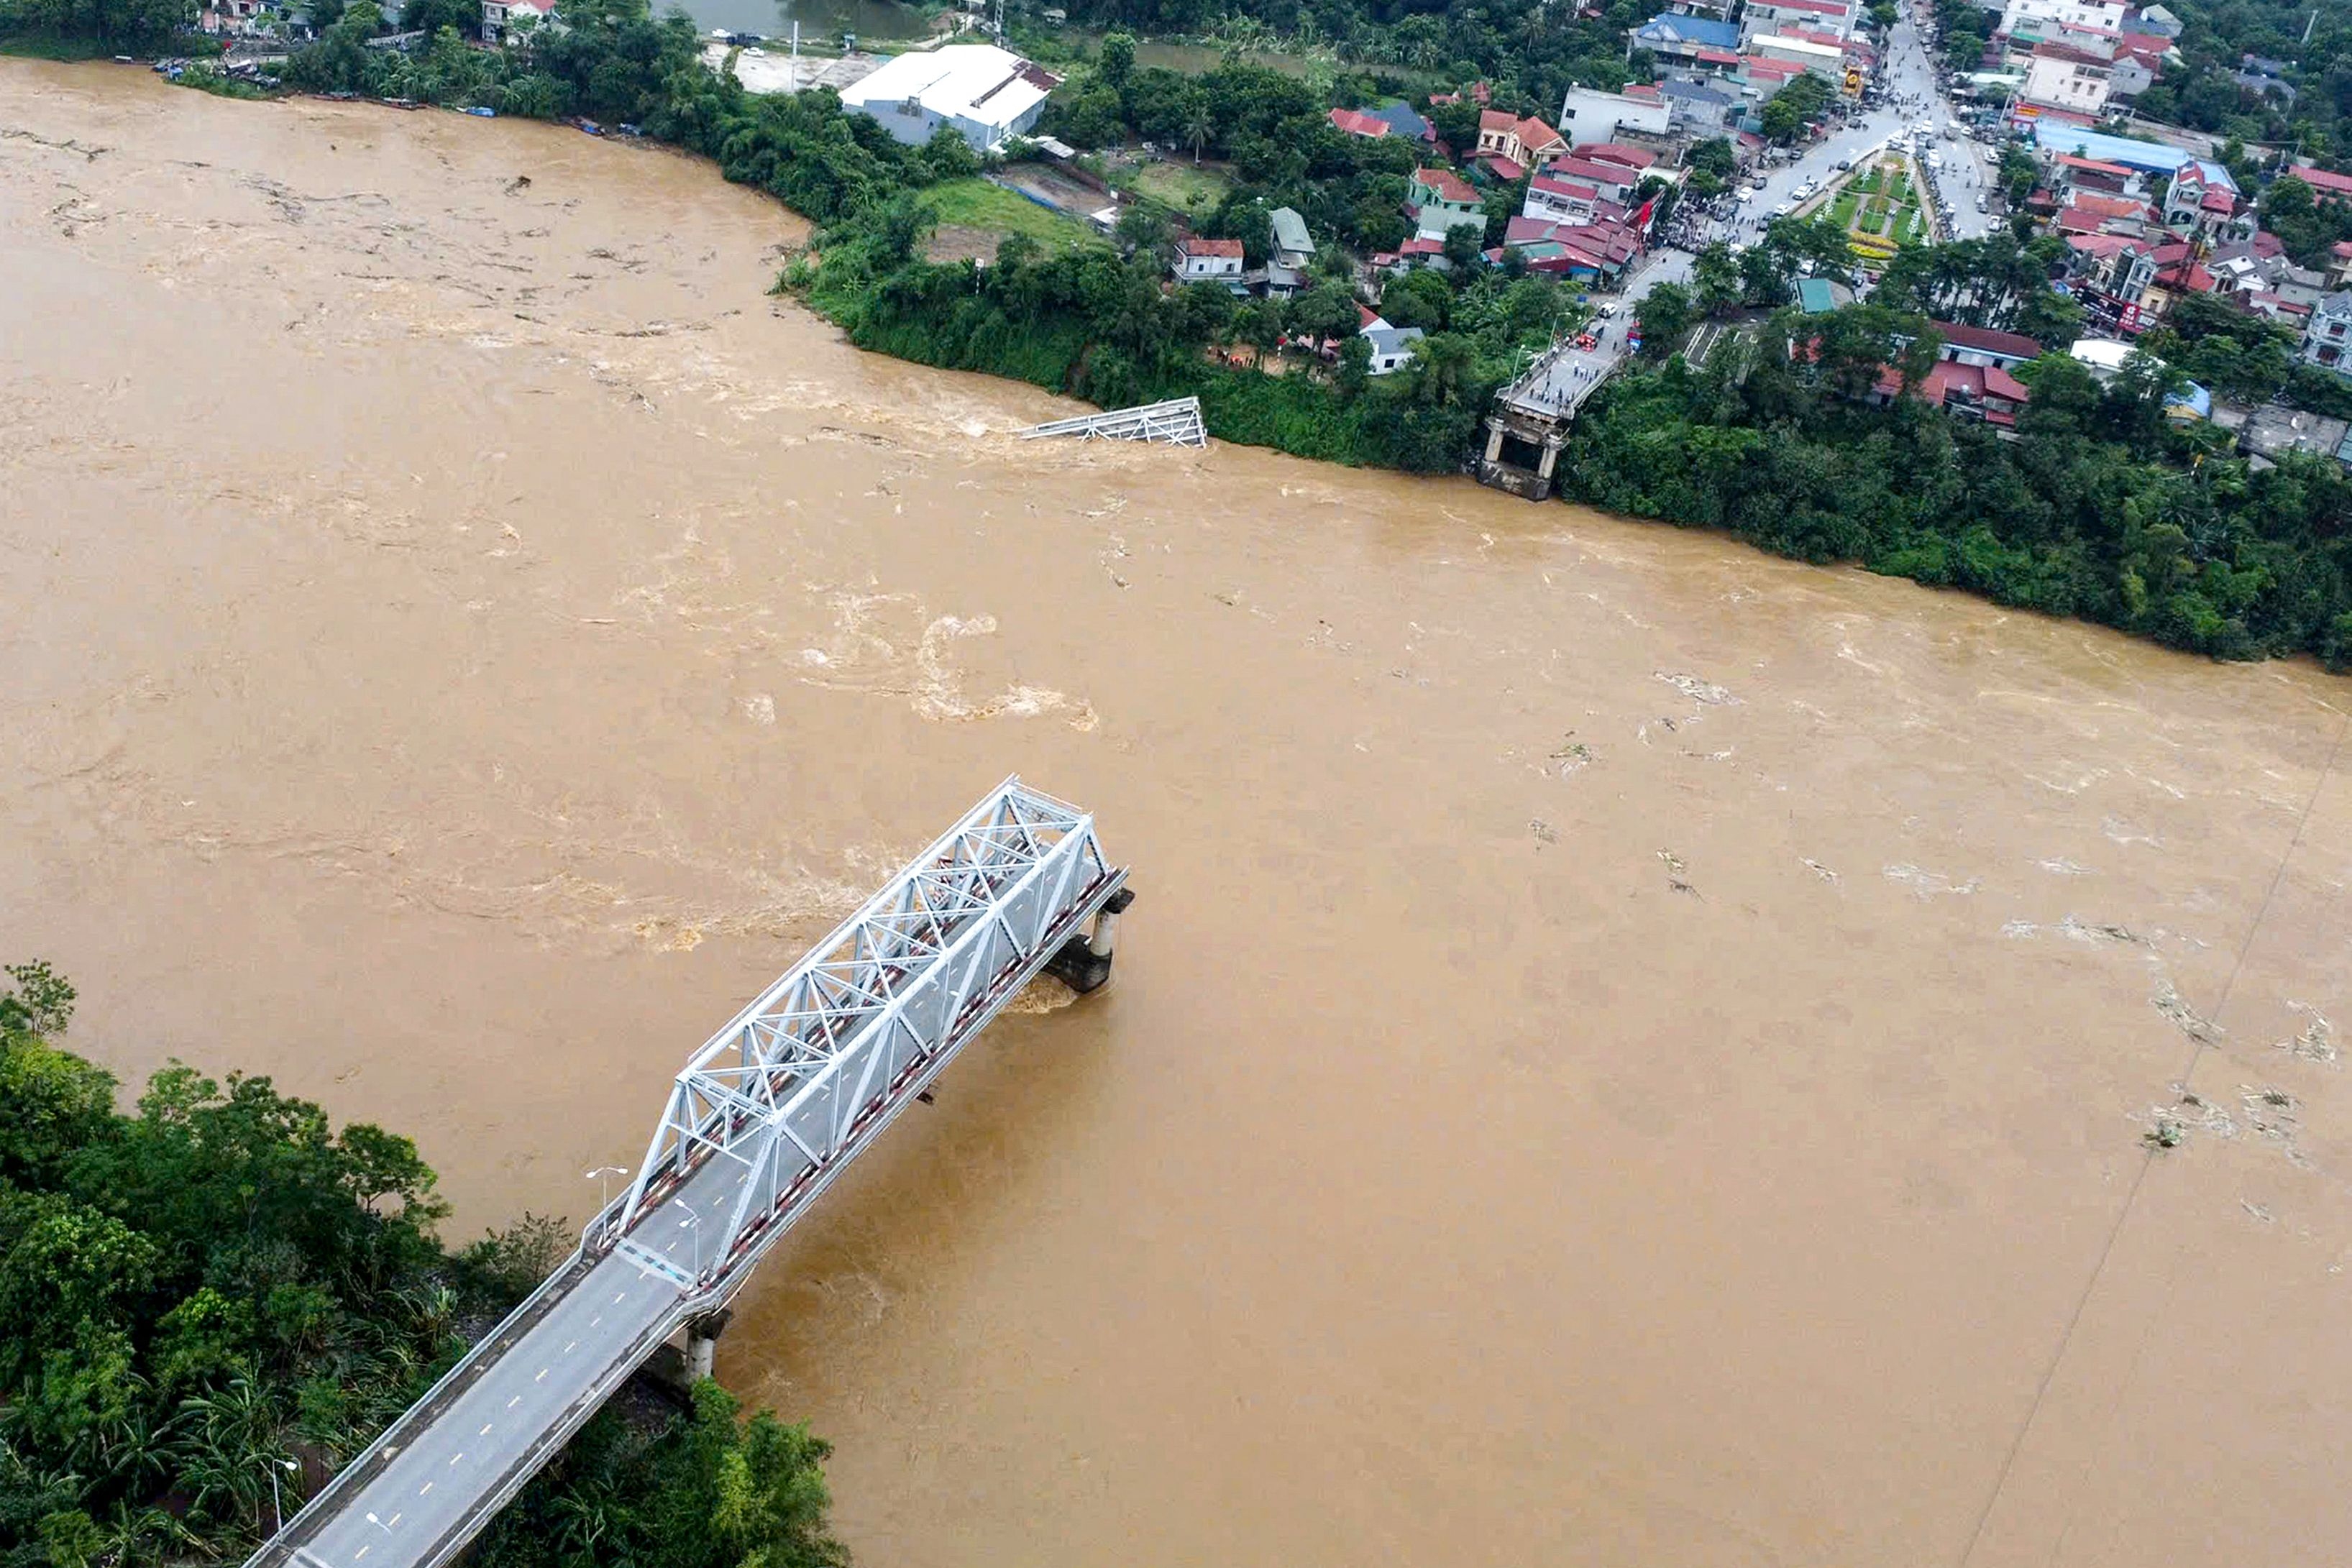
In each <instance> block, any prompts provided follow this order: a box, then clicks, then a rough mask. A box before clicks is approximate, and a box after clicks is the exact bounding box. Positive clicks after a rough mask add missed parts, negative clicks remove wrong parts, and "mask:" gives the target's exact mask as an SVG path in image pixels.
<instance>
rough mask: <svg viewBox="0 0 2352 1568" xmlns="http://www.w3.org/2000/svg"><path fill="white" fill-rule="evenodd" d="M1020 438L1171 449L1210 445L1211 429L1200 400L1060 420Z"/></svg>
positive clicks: (1034, 428) (1179, 400)
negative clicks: (1136, 443) (1126, 443)
mask: <svg viewBox="0 0 2352 1568" xmlns="http://www.w3.org/2000/svg"><path fill="white" fill-rule="evenodd" d="M1020 434H1021V439H1022V440H1024V441H1034V440H1036V439H1037V438H1038V437H1039V436H1045V435H1076V436H1079V437H1081V438H1083V439H1085V440H1087V441H1096V440H1102V441H1150V442H1156V443H1159V444H1163V445H1168V446H1206V445H1207V444H1209V427H1208V424H1207V422H1205V421H1204V420H1203V419H1202V417H1201V400H1200V399H1199V398H1197V397H1180V398H1174V399H1171V400H1170V401H1169V402H1147V403H1139V404H1137V405H1136V406H1135V407H1133V408H1116V409H1111V410H1109V411H1108V412H1106V413H1085V414H1080V415H1079V416H1078V417H1077V418H1076V419H1057V420H1055V421H1053V422H1052V423H1047V424H1033V425H1031V426H1030V427H1029V428H1028V429H1026V430H1024V431H1023V432H1021V433H1020Z"/></svg>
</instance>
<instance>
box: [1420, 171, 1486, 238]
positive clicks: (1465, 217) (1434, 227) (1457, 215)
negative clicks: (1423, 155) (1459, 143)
mask: <svg viewBox="0 0 2352 1568" xmlns="http://www.w3.org/2000/svg"><path fill="white" fill-rule="evenodd" d="M1405 207H1406V210H1407V211H1409V212H1411V213H1412V219H1413V223H1414V225H1416V227H1417V229H1418V231H1419V233H1420V235H1421V237H1422V238H1423V239H1436V240H1442V239H1444V237H1445V234H1446V231H1447V230H1448V229H1454V228H1468V227H1471V226H1474V225H1475V226H1476V227H1477V228H1479V229H1480V230H1482V231H1483V230H1484V229H1485V228H1486V204H1485V202H1484V201H1483V200H1482V199H1481V198H1480V197H1479V194H1478V193H1477V192H1475V191H1474V190H1472V189H1471V188H1470V187H1469V185H1468V184H1467V183H1465V182H1464V180H1463V178H1462V176H1461V175H1459V174H1456V173H1455V172H1454V171H1453V170H1451V169H1415V170H1414V171H1413V172H1412V183H1410V184H1408V185H1407V186H1406V187H1405Z"/></svg>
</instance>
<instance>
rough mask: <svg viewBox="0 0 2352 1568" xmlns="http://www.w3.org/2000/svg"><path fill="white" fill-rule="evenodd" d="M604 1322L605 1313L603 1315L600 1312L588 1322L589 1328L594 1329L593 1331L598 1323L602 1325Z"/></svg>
mask: <svg viewBox="0 0 2352 1568" xmlns="http://www.w3.org/2000/svg"><path fill="white" fill-rule="evenodd" d="M601 1322H604V1313H602V1312H598V1313H597V1314H596V1315H595V1316H594V1317H593V1318H590V1319H589V1320H588V1326H589V1327H590V1328H592V1329H593V1328H594V1327H595V1326H596V1325H597V1324H598V1323H601Z"/></svg>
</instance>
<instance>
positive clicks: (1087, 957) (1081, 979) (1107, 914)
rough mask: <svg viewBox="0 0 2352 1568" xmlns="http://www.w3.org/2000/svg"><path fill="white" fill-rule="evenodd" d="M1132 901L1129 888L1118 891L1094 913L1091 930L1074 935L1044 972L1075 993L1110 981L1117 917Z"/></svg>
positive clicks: (1051, 960) (1063, 945)
mask: <svg viewBox="0 0 2352 1568" xmlns="http://www.w3.org/2000/svg"><path fill="white" fill-rule="evenodd" d="M1134 902H1135V893H1134V890H1133V889H1131V888H1125V887H1122V888H1120V889H1119V890H1118V892H1117V893H1114V894H1111V895H1110V896H1109V897H1108V898H1107V899H1105V900H1104V901H1103V906H1102V907H1101V908H1100V909H1098V910H1097V911H1096V912H1095V923H1094V929H1093V930H1092V931H1091V932H1090V933H1088V934H1087V936H1073V937H1071V938H1070V939H1069V940H1068V941H1066V942H1065V943H1063V944H1062V948H1061V951H1060V952H1058V953H1055V955H1054V956H1053V957H1051V958H1049V959H1047V960H1046V962H1045V973H1047V974H1049V975H1051V976H1053V977H1054V978H1055V979H1057V980H1059V981H1061V982H1062V984H1064V985H1066V986H1067V987H1069V988H1070V989H1072V990H1074V991H1076V992H1077V993H1078V994H1079V995H1080V996H1084V995H1086V993H1087V992H1088V991H1093V990H1099V989H1101V988H1103V987H1104V986H1105V985H1108V983H1109V981H1110V960H1111V951H1112V948H1113V946H1114V944H1115V943H1116V941H1117V939H1118V917H1119V916H1120V915H1123V914H1125V913H1126V911H1127V906H1128V905H1129V904H1133V903H1134Z"/></svg>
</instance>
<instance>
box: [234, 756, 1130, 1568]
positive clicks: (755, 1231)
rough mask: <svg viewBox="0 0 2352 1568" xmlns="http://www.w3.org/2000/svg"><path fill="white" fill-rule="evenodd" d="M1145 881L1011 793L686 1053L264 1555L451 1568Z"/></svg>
mask: <svg viewBox="0 0 2352 1568" xmlns="http://www.w3.org/2000/svg"><path fill="white" fill-rule="evenodd" d="M1125 881H1126V873H1125V871H1124V870H1122V869H1120V868H1118V867H1115V866H1112V865H1111V864H1110V863H1109V862H1108V861H1107V860H1105V859H1104V858H1103V854H1102V850H1101V846H1100V845H1099V844H1098V843H1097V841H1096V839H1095V836H1094V826H1093V820H1092V819H1091V818H1088V817H1087V816H1085V815H1083V814H1082V813H1079V812H1077V811H1076V810H1075V809H1074V808H1071V807H1068V806H1066V805H1063V804H1062V803H1061V802H1059V801H1056V800H1053V799H1052V798H1051V797H1049V796H1045V795H1041V794H1038V793H1037V792H1036V791H1034V790H1031V789H1025V788H1024V787H1023V786H1022V784H1021V783H1020V781H1019V780H1018V779H1007V780H1006V781H1005V782H1004V783H1003V785H1001V786H999V787H998V789H997V790H996V791H995V792H994V793H993V794H992V795H991V796H989V797H988V798H987V799H986V800H982V802H981V803H980V805H978V806H977V807H975V808H973V810H971V812H969V813H967V814H966V816H965V818H964V820H963V821H961V822H960V823H958V824H957V826H956V827H955V828H954V829H952V830H950V831H949V833H948V834H947V835H946V836H945V837H943V838H942V839H940V841H938V842H936V843H934V844H933V845H932V846H931V847H930V848H929V850H927V851H926V852H924V853H923V855H922V856H920V857H919V858H918V859H917V860H916V861H915V862H913V863H912V864H910V865H909V866H908V867H907V868H906V870H904V871H902V872H901V873H899V874H898V877H897V878H895V879H893V881H892V883H890V884H889V885H887V886H886V887H885V888H884V889H883V891H882V892H880V893H878V894H876V895H875V897H874V898H873V900H871V901H870V902H869V903H868V904H866V907H865V908H864V909H863V910H861V911H860V912H859V913H858V914H857V915H854V916H852V917H851V918H850V919H849V920H848V921H846V922H845V923H844V924H843V925H842V926H841V927H840V928H839V929H837V930H836V931H835V933H834V934H833V935H832V936H829V937H828V938H826V940H825V941H824V943H821V944H819V946H817V948H816V949H815V950H814V951H813V952H812V953H811V954H810V955H809V956H807V957H805V958H803V960H802V961H801V962H800V963H799V964H798V965H796V966H794V967H793V969H791V970H789V971H787V972H786V974H785V975H784V976H783V977H782V978H781V979H779V980H778V981H777V982H776V983H775V985H773V986H772V987H771V988H769V989H768V990H767V991H766V992H764V993H762V995H761V998H759V999H758V1000H756V1001H754V1002H753V1003H752V1004H751V1006H750V1007H748V1008H746V1009H744V1010H743V1012H741V1013H740V1014H738V1015H737V1017H736V1019H734V1020H733V1021H732V1022H731V1023H730V1024H729V1025H728V1026H727V1027H726V1028H725V1029H723V1030H720V1031H719V1034H718V1035H716V1036H714V1037H712V1039H711V1040H710V1041H709V1043H708V1044H706V1045H705V1046H704V1047H703V1048H702V1050H701V1051H698V1052H697V1053H696V1054H695V1056H694V1057H693V1058H691V1059H690V1060H689V1061H688V1066H687V1069H686V1070H685V1071H681V1072H680V1073H679V1074H678V1076H677V1082H676V1084H675V1086H674V1090H673V1099H672V1103H671V1106H670V1109H669V1111H668V1112H667V1113H666V1114H665V1116H664V1118H663V1121H662V1124H661V1126H660V1128H659V1129H658V1130H657V1131H656V1134H655V1139H654V1144H653V1146H652V1148H651V1149H649V1150H648V1154H647V1158H646V1161H645V1163H644V1166H642V1167H641V1169H640V1171H639V1173H638V1174H637V1176H636V1177H635V1180H634V1182H633V1184H632V1186H631V1188H630V1191H629V1192H628V1193H627V1194H625V1195H624V1196H623V1197H621V1198H620V1199H619V1200H618V1201H617V1202H615V1203H614V1205H613V1206H612V1207H609V1208H607V1209H606V1210H605V1211H604V1213H603V1214H601V1215H599V1216H598V1217H597V1218H596V1219H595V1221H593V1223H592V1224H591V1225H590V1227H589V1228H588V1232H587V1236H586V1237H585V1238H584V1239H583V1242H582V1245H581V1247H580V1249H578V1250H576V1251H575V1252H574V1253H573V1254H572V1258H571V1259H570V1260H568V1261H567V1262H566V1263H564V1265H563V1266H562V1267H561V1268H559V1269H558V1270H556V1271H555V1273H554V1274H553V1275H551V1276H550V1277H549V1279H548V1280H547V1281H545V1282H544V1283H542V1284H541V1286H540V1288H539V1289H538V1290H537V1291H534V1292H532V1294H531V1296H530V1299H529V1300H527V1301H524V1302H523V1303H522V1305H520V1307H518V1308H516V1309H515V1311H514V1312H512V1313H511V1314H509V1316H508V1318H507V1319H506V1321H505V1322H501V1323H500V1324H499V1326H498V1328H497V1329H495V1330H493V1331H492V1332H491V1333H490V1334H489V1336H488V1338H486V1339H484V1340H483V1341H482V1342H481V1343H479V1344H478V1345H476V1346H475V1347H474V1348H473V1350H472V1351H471V1352H469V1353H468V1354H467V1356H466V1357H465V1358H464V1359H463V1360H462V1361H460V1362H459V1363H458V1364H457V1366H456V1367H454V1368H453V1369H451V1371H450V1372H449V1374H448V1375H446V1376H445V1377H443V1378H442V1380H441V1381H440V1382H439V1383H437V1384H436V1385H434V1387H433V1388H432V1389H431V1390H430V1391H428V1392H427V1393H426V1395H425V1397H424V1398H423V1399H421V1400H419V1401H418V1402H417V1403H416V1404H415V1406H412V1407H411V1408H410V1409H409V1410H407V1411H406V1412H404V1414H403V1415H402V1416H400V1418H399V1419H398V1420H396V1421H395V1422H394V1423H393V1425H392V1426H391V1427H389V1428H388V1429H386V1431H385V1432H384V1433H383V1436H381V1437H378V1438H377V1439H376V1441H375V1442H374V1443H373V1444H372V1445H370V1447H369V1448H367V1449H366V1450H365V1451H364V1452H362V1454H360V1455H359V1456H358V1457H357V1458H354V1459H353V1460H352V1462H351V1463H350V1464H349V1465H347V1466H345V1467H344V1469H342V1471H341V1473H339V1474H338V1475H337V1476H336V1477H335V1478H334V1479H332V1480H331V1481H330V1482H329V1483H328V1484H327V1486H326V1487H325V1488H324V1489H323V1490H320V1493H319V1494H318V1495H317V1496H316V1497H313V1498H312V1499H311V1500H310V1502H309V1503H308V1504H307V1505H305V1506H304V1508H303V1509H302V1511H300V1512H299V1513H298V1514H296V1515H295V1516H294V1518H292V1519H291V1520H289V1521H287V1524H286V1527H285V1528H284V1529H283V1530H281V1531H278V1534H277V1536H276V1537H275V1538H273V1539H272V1540H271V1541H269V1542H268V1543H266V1544H265V1545H264V1546H263V1547H262V1548H261V1550H260V1551H259V1552H257V1553H256V1554H255V1555H254V1556H253V1557H252V1558H251V1559H250V1561H249V1562H248V1563H247V1568H440V1565H441V1564H443V1563H447V1562H448V1561H449V1560H450V1559H451V1558H452V1557H454V1556H455V1555H456V1554H457V1552H459V1551H461V1550H462V1549H463V1548H464V1546H465V1545H466V1543H467V1542H469V1541H471V1540H472V1539H473V1538H474V1536H475V1535H476V1534H478V1532H479V1531H481V1529H482V1527H483V1526H484V1525H485V1524H487V1523H488V1521H489V1520H490V1519H491V1517H492V1516H494V1515H495V1514H496V1513H497V1512H498V1511H499V1509H500V1508H502V1507H504V1506H505V1505H506V1503H507V1502H508V1501H509V1500H511V1499H512V1497H513V1496H514V1494H515V1493H516V1492H517V1491H518V1490H520V1489H521V1487H522V1486H523V1484H524V1483H525V1482H526V1481H528V1480H529V1479H530V1478H531V1476H532V1475H534V1474H536V1473H537V1472H538V1470H539V1469H540V1468H541V1466H542V1465H544V1464H546V1463H547V1461H548V1460H549V1459H550V1458H553V1457H554V1455H555V1454H556V1452H557V1451H558V1450H560V1449H561V1448H562V1445H563V1443H564V1442H565V1440H566V1439H568V1438H569V1437H571V1436H572V1433H574V1432H575V1431H577V1430H578V1429H579V1428H580V1427H581V1426H582V1425H583V1423H585V1422H586V1421H587V1419H588V1418H589V1417H590V1416H593V1415H594V1414H595V1412H596V1410H597V1408H598V1407H599V1406H602V1405H603V1404H604V1400H605V1399H606V1398H608V1397H609V1396H611V1395H612V1393H613V1392H614V1389H616V1388H618V1387H619V1386H620V1385H621V1384H622V1383H623V1382H624V1381H625V1379H626V1378H627V1377H628V1375H630V1374H631V1373H632V1372H634V1371H635V1370H636V1369H637V1368H638V1367H639V1366H642V1365H643V1364H645V1363H646V1360H647V1359H648V1358H650V1357H651V1356H652V1354H654V1352H655V1350H656V1349H657V1348H658V1347H659V1346H660V1345H661V1343H662V1342H663V1341H664V1340H666V1339H667V1338H668V1337H669V1335H670V1334H672V1333H675V1332H677V1329H678V1328H680V1327H681V1326H683V1325H684V1324H686V1323H687V1322H688V1321H689V1320H691V1319H693V1318H695V1317H697V1316H698V1315H700V1314H703V1313H706V1312H710V1311H712V1310H713V1309H714V1308H716V1307H718V1306H720V1305H722V1304H724V1303H725V1302H726V1301H728V1300H730V1298H731V1297H732V1296H733V1295H734V1294H735V1293H736V1292H737V1291H740V1290H741V1289H742V1288H743V1285H744V1282H745V1281H747V1280H748V1279H749V1277H750V1275H751V1270H752V1269H753V1268H754V1267H755V1266H756V1265H757V1264H758V1262H759V1260H760V1259H761V1257H762V1256H763V1255H764V1254H765V1253H766V1252H767V1250H768V1249H770V1248H771V1247H772V1246H773V1245H774V1244H775V1242H776V1241H777V1239H780V1238H781V1237H782V1235H783V1234H784V1232H785V1231H786V1230H788V1229H790V1228H791V1227H792V1225H793V1222H794V1221H795V1220H796V1219H798V1218H800V1216H801V1215H802V1214H803V1213H804V1212H805V1211H806V1210H807V1209H808V1208H809V1207H810V1206H811V1205H813V1204H814V1202H815V1201H816V1199H817V1198H818V1197H821V1196H822V1195H823V1194H824V1190H825V1188H826V1187H828V1186H831V1185H832V1184H833V1182H834V1181H835V1178H837V1177H838V1176H839V1175H840V1174H841V1172H842V1171H843V1170H845V1168H847V1166H848V1165H849V1162H850V1161H851V1160H852V1159H854V1158H855V1157H856V1155H858V1154H860V1153H861V1152H863V1151H864V1150H865V1148H866V1146H867V1145H869V1144H871V1143H872V1142H873V1141H874V1140H875V1139H876V1138H877V1137H878V1136H879V1135H880V1134H881V1133H882V1131H883V1130H884V1129H885V1128H886V1127H887V1126H888V1125H889V1124H890V1123H891V1121H892V1120H893V1119H895V1118H896V1117H897V1116H898V1113H899V1112H901V1111H902V1110H904V1109H905V1108H906V1106H907V1105H908V1103H911V1102H912V1101H913V1100H914V1099H915V1098H916V1097H917V1096H918V1095H919V1094H920V1093H921V1092H923V1091H924V1090H925V1089H927V1088H928V1087H929V1085H930V1083H931V1082H932V1081H933V1080H934V1079H936V1078H937V1077H938V1076H939V1074H940V1071H942V1070H944V1069H945V1068H946V1066H947V1064H948V1063H949V1061H951V1060H952V1059H953V1058H954V1056H955V1055H956V1053H957V1052H958V1051H961V1049H962V1047H963V1046H964V1045H965V1043H966V1042H968V1041H969V1040H971V1039H972V1038H973V1037H974V1036H976V1035H978V1034H979V1033H980V1032H981V1030H984V1029H985V1028H987V1026H988V1024H989V1022H990V1021H991V1020H992V1019H994V1018H995V1016H996V1015H997V1013H998V1012H999V1011H1001V1010H1003V1007H1004V1005H1005V1003H1007V1002H1009V1001H1010V1000H1012V998H1013V996H1014V995H1015V994H1016V993H1017V992H1018V991H1019V990H1020V989H1021V988H1022V987H1023V986H1024V985H1026V984H1028V982H1029V981H1030V980H1031V979H1032V978H1033V977H1035V976H1036V974H1037V973H1038V972H1039V971H1040V970H1041V969H1043V968H1044V967H1045V965H1046V964H1047V962H1048V961H1050V960H1051V959H1053V958H1054V956H1055V955H1056V953H1058V952H1059V951H1060V949H1061V948H1062V946H1064V944H1066V943H1067V942H1069V941H1070V940H1071V939H1072V938H1073V937H1074V936H1076V934H1077V931H1078V928H1079V927H1080V926H1081V925H1084V924H1085V922H1086V921H1087V920H1088V919H1089V918H1091V917H1093V916H1094V915H1095V914H1096V912H1097V910H1100V909H1101V908H1102V907H1103V905H1104V904H1106V903H1107V902H1108V901H1110V900H1111V899H1112V898H1113V897H1114V895H1116V894H1118V893H1119V891H1120V888H1121V886H1122V884H1123V883H1125ZM1097 951H1098V952H1101V953H1106V954H1107V953H1108V947H1107V946H1104V947H1101V948H1098V949H1097ZM1106 961H1107V960H1106Z"/></svg>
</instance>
